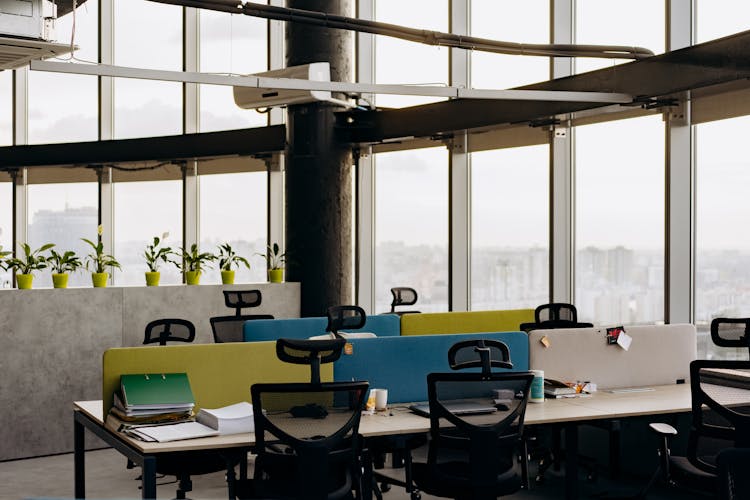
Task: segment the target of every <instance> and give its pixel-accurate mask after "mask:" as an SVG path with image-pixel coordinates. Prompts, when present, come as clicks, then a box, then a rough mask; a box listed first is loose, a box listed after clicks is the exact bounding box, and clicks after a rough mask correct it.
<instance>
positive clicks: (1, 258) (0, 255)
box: [0, 245, 13, 271]
mask: <svg viewBox="0 0 750 500" xmlns="http://www.w3.org/2000/svg"><path fill="white" fill-rule="evenodd" d="M12 253H13V252H4V251H3V246H2V245H0V271H5V270H6V269H8V263H7V262H5V258H6V257H7V256H8V255H11V254H12Z"/></svg>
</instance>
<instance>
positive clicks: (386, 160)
mask: <svg viewBox="0 0 750 500" xmlns="http://www.w3.org/2000/svg"><path fill="white" fill-rule="evenodd" d="M375 206H376V208H375V212H376V213H375V221H376V225H375V234H376V238H375V239H376V241H375V245H376V252H375V262H376V264H375V265H376V271H375V304H376V311H375V312H383V311H387V310H389V304H390V303H391V294H390V289H391V288H392V287H394V286H411V287H413V288H415V289H416V290H417V293H418V294H419V302H418V306H419V309H420V310H421V311H445V310H447V309H448V151H447V149H445V148H430V149H426V150H417V151H401V152H395V153H382V154H379V155H377V177H376V185H375Z"/></svg>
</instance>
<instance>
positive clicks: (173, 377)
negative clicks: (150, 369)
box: [120, 373, 195, 410]
mask: <svg viewBox="0 0 750 500" xmlns="http://www.w3.org/2000/svg"><path fill="white" fill-rule="evenodd" d="M120 389H121V391H122V397H123V403H124V404H125V407H126V408H127V409H128V410H148V409H163V408H192V407H193V406H194V405H195V398H194V397H193V391H192V389H191V388H190V380H189V379H188V376H187V373H146V374H139V375H121V376H120Z"/></svg>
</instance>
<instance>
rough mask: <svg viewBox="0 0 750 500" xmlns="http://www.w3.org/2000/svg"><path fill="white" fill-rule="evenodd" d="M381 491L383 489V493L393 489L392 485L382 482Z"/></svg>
mask: <svg viewBox="0 0 750 500" xmlns="http://www.w3.org/2000/svg"><path fill="white" fill-rule="evenodd" d="M380 491H382V492H383V493H386V492H388V491H391V485H390V484H388V483H380Z"/></svg>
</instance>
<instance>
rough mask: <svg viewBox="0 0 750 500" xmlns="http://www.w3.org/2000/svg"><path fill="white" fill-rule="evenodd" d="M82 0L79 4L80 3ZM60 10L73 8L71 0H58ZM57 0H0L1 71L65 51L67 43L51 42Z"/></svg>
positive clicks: (68, 46)
mask: <svg viewBox="0 0 750 500" xmlns="http://www.w3.org/2000/svg"><path fill="white" fill-rule="evenodd" d="M84 1H85V0H81V1H79V2H78V4H81V3H83V2H84ZM57 3H60V4H61V5H63V4H64V6H63V13H66V12H68V11H70V10H72V5H68V4H72V2H71V1H70V0H68V1H67V3H66V2H65V0H57ZM57 3H54V2H51V1H49V0H0V71H2V70H4V69H15V68H20V67H21V66H25V65H26V64H29V61H31V60H33V59H45V58H47V57H54V56H60V55H63V54H68V53H70V51H71V50H72V49H74V47H71V46H70V44H69V43H68V44H61V43H52V42H49V41H48V40H51V39H53V38H54V35H55V33H54V29H55V19H56V18H57V14H58V9H57V7H58V5H57Z"/></svg>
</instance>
